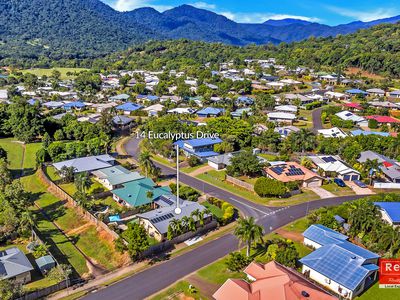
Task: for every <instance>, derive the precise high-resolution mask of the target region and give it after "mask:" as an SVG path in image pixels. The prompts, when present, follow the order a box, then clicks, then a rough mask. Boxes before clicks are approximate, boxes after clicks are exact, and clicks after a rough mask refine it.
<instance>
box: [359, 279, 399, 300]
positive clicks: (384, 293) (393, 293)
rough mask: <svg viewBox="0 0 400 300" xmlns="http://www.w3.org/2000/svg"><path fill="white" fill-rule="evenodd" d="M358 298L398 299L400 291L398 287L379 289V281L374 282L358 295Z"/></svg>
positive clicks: (375, 299) (371, 299)
mask: <svg viewBox="0 0 400 300" xmlns="http://www.w3.org/2000/svg"><path fill="white" fill-rule="evenodd" d="M356 299H359V300H386V299H391V300H392V299H393V300H394V299H400V291H399V290H398V289H380V288H379V283H378V282H377V283H375V284H374V285H373V286H372V287H370V288H369V289H368V290H367V291H366V292H365V293H363V294H362V295H361V296H360V297H358V298H356Z"/></svg>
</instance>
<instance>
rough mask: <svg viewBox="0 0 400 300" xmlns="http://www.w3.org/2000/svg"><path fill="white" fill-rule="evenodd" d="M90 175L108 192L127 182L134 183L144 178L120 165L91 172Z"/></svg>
mask: <svg viewBox="0 0 400 300" xmlns="http://www.w3.org/2000/svg"><path fill="white" fill-rule="evenodd" d="M92 175H93V176H94V178H95V179H96V180H97V181H98V182H100V183H101V184H102V185H103V186H104V187H105V188H107V189H108V190H113V189H116V188H118V187H119V186H121V185H122V184H124V183H127V182H129V181H135V180H138V179H143V178H144V177H143V176H142V175H140V174H139V173H138V172H131V171H129V170H128V169H125V168H124V167H123V166H121V165H116V166H112V167H109V168H104V169H100V170H96V171H93V172H92Z"/></svg>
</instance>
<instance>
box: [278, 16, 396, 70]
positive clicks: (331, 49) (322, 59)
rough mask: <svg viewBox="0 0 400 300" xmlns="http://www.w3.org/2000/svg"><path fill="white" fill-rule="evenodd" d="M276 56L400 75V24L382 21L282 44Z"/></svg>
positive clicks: (292, 62) (300, 62)
mask: <svg viewBox="0 0 400 300" xmlns="http://www.w3.org/2000/svg"><path fill="white" fill-rule="evenodd" d="M275 56H276V57H277V58H279V59H280V60H281V61H285V62H289V64H292V65H298V64H300V65H307V66H315V67H317V68H318V67H319V66H331V67H337V66H344V67H359V68H361V69H364V70H366V71H369V72H373V73H380V74H383V75H387V76H394V77H400V24H385V25H378V26H375V27H372V28H369V29H364V30H360V31H358V32H356V33H353V34H349V35H341V36H337V37H336V38H310V39H308V40H305V41H302V42H297V43H292V44H282V45H280V46H278V47H276V48H275Z"/></svg>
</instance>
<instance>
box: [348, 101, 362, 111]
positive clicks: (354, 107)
mask: <svg viewBox="0 0 400 300" xmlns="http://www.w3.org/2000/svg"><path fill="white" fill-rule="evenodd" d="M343 106H344V107H343V109H349V110H351V111H362V110H364V109H363V107H362V106H361V104H360V103H355V102H349V103H345V104H343Z"/></svg>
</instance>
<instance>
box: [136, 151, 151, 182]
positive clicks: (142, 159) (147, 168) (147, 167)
mask: <svg viewBox="0 0 400 300" xmlns="http://www.w3.org/2000/svg"><path fill="white" fill-rule="evenodd" d="M139 164H140V168H141V169H142V171H143V172H144V173H145V174H146V177H148V175H149V174H152V173H153V172H154V169H155V165H154V164H153V161H152V160H151V154H150V152H149V151H147V150H145V151H143V152H142V153H140V155H139Z"/></svg>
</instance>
